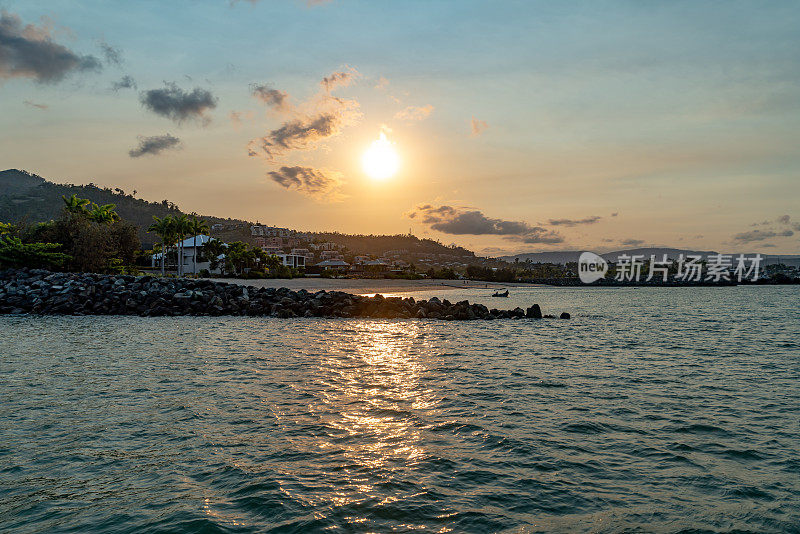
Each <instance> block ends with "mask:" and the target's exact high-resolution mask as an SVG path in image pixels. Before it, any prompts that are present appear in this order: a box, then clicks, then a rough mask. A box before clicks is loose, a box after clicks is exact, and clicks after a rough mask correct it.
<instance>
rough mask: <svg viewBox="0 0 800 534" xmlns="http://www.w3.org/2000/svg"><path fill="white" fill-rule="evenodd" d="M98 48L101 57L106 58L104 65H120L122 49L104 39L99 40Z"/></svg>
mask: <svg viewBox="0 0 800 534" xmlns="http://www.w3.org/2000/svg"><path fill="white" fill-rule="evenodd" d="M100 50H102V51H103V57H104V58H105V60H106V65H116V66H118V67H119V66H120V65H122V51H121V50H120V49H119V48H114V47H113V46H111V45H110V44H108V43H107V42H105V41H100Z"/></svg>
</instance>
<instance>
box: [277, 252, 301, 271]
mask: <svg viewBox="0 0 800 534" xmlns="http://www.w3.org/2000/svg"><path fill="white" fill-rule="evenodd" d="M275 255H276V256H278V259H279V260H281V263H282V264H283V265H284V266H285V267H291V268H292V269H305V268H306V257H305V256H301V255H300V254H275Z"/></svg>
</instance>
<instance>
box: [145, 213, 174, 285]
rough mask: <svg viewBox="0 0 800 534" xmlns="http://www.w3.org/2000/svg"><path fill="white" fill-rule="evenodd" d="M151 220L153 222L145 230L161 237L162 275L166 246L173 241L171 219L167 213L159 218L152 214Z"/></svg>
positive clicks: (170, 244)
mask: <svg viewBox="0 0 800 534" xmlns="http://www.w3.org/2000/svg"><path fill="white" fill-rule="evenodd" d="M153 221H154V222H153V224H151V225H150V227H149V228H148V229H147V231H148V232H153V233H155V234H157V235H158V237H160V238H161V276H164V274H165V272H164V271H165V270H166V265H165V261H166V258H167V247H170V246H172V245H173V244H174V243H175V232H174V224H173V219H172V217H170V216H169V215H167V216H166V217H164V218H163V219H159V218H158V217H156V216H155V215H153Z"/></svg>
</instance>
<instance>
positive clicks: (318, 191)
mask: <svg viewBox="0 0 800 534" xmlns="http://www.w3.org/2000/svg"><path fill="white" fill-rule="evenodd" d="M267 174H268V176H269V177H270V178H271V179H272V180H273V181H274V182H275V183H277V184H280V185H281V186H283V187H285V188H286V189H293V190H295V191H298V192H300V193H303V194H304V195H308V196H310V197H313V198H315V199H317V200H326V201H332V202H335V201H339V200H341V199H342V194H341V192H340V189H341V186H342V183H343V182H342V174H341V173H339V172H336V171H330V170H324V169H314V168H311V167H299V166H295V167H281V168H280V169H279V170H277V171H270V172H269V173H267Z"/></svg>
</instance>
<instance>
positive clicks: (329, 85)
mask: <svg viewBox="0 0 800 534" xmlns="http://www.w3.org/2000/svg"><path fill="white" fill-rule="evenodd" d="M359 76H360V74H359V72H358V71H357V70H356V69H354V68H353V67H347V70H343V71H339V72H334V73H332V74H330V75H329V76H325V77H324V78H322V81H321V82H319V84H320V85H321V86H322V88H323V89H325V90H326V91H328V92H331V91H333V90H334V89H336V88H337V87H347V86H348V85H350V84H351V83H353V81H354V80H355V79H356V78H358V77H359Z"/></svg>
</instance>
